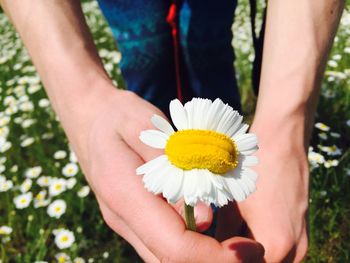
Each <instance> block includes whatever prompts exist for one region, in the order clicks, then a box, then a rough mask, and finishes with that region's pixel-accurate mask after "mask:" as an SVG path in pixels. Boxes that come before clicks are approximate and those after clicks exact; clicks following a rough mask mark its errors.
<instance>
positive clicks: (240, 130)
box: [229, 123, 249, 137]
mask: <svg viewBox="0 0 350 263" xmlns="http://www.w3.org/2000/svg"><path fill="white" fill-rule="evenodd" d="M248 129H249V125H248V124H245V123H242V124H241V126H240V127H239V128H238V130H237V131H236V132H235V133H234V134H231V135H229V136H230V137H233V136H238V135H242V134H245V133H246V132H247V131H248Z"/></svg>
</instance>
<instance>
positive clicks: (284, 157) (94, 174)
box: [0, 0, 344, 262]
mask: <svg viewBox="0 0 350 263" xmlns="http://www.w3.org/2000/svg"><path fill="white" fill-rule="evenodd" d="M0 3H1V5H2V7H3V8H4V10H5V12H6V13H7V14H8V15H9V17H10V18H11V20H12V21H13V23H14V25H15V26H16V28H17V30H18V32H19V33H20V35H21V37H22V39H23V41H24V43H25V45H26V47H27V49H28V50H29V53H30V55H31V57H32V59H33V62H34V64H35V66H36V68H37V69H38V72H39V74H40V76H41V78H42V81H43V83H44V86H45V89H46V91H47V93H48V96H49V98H50V100H51V102H52V105H53V107H54V109H55V111H56V113H57V114H58V116H59V118H60V120H61V123H62V126H63V128H64V130H65V132H66V134H67V136H68V139H69V141H70V143H71V144H72V146H73V148H74V150H75V152H76V153H77V156H78V159H79V163H80V165H81V167H82V169H83V171H84V174H85V176H86V179H87V180H88V182H89V184H90V185H91V187H92V188H93V190H94V192H95V194H96V198H97V200H98V202H99V205H100V208H101V212H102V215H103V217H104V219H105V221H106V222H107V224H108V225H109V226H110V227H111V228H112V229H113V230H114V231H115V232H117V233H118V234H120V235H121V236H123V237H124V238H125V239H126V240H128V241H129V242H130V243H131V244H132V245H133V246H134V247H135V249H136V250H137V252H138V253H139V254H140V255H141V257H143V259H144V260H145V261H147V262H160V261H161V262H163V261H165V262H259V261H261V260H262V257H263V254H264V249H263V248H262V246H261V245H260V244H259V243H257V242H256V241H254V240H253V239H255V240H257V241H259V242H261V243H262V244H263V245H264V247H265V250H266V254H265V261H266V262H281V261H286V262H293V261H294V262H299V261H301V259H302V258H303V257H304V256H305V253H306V250H307V230H306V229H307V227H306V221H305V216H306V213H307V207H308V181H309V175H308V165H307V158H306V149H307V145H308V140H309V136H310V131H311V128H312V124H313V118H314V113H315V108H316V102H317V95H318V89H319V84H320V81H321V76H322V73H323V71H324V66H325V61H326V58H327V55H328V52H329V49H330V46H331V43H332V39H333V37H334V34H335V31H336V28H337V25H338V23H339V18H340V15H341V12H342V9H343V6H344V1H330V0H319V1H306V0H271V1H269V6H268V12H267V30H266V39H265V47H264V54H263V68H262V76H261V86H260V95H259V99H258V104H257V110H256V115H255V119H254V122H253V125H252V128H251V131H252V132H254V133H256V134H257V135H258V138H259V141H260V143H259V146H260V150H259V151H258V153H257V155H258V156H259V158H260V164H259V165H258V166H257V168H256V170H257V172H258V173H259V179H258V183H257V187H258V190H257V191H256V192H255V193H254V194H252V195H251V197H249V198H248V199H247V200H246V201H244V202H241V203H239V204H238V205H237V204H232V205H231V206H226V207H225V209H222V210H221V211H220V214H219V223H218V232H217V239H218V240H220V241H221V242H219V241H217V240H215V239H213V238H210V237H207V236H205V235H202V234H200V233H194V232H191V231H186V230H185V226H184V222H183V219H182V217H181V215H182V212H181V211H182V209H181V208H182V204H181V202H180V203H179V204H177V205H175V206H170V205H169V204H167V203H166V202H165V201H164V200H163V199H161V198H160V197H157V196H154V195H152V194H150V193H148V192H147V191H146V190H145V189H144V187H143V185H142V181H141V177H138V176H136V175H135V169H136V167H138V166H139V165H141V164H142V163H144V162H145V161H149V160H151V159H153V158H154V157H156V156H158V155H159V153H160V152H159V151H157V150H154V149H151V148H150V147H147V146H145V145H144V144H142V143H141V142H140V141H139V139H138V135H139V133H140V131H142V130H145V129H149V128H152V125H151V123H150V117H151V116H152V115H153V114H154V113H157V114H159V115H162V113H161V112H160V111H159V110H158V109H157V108H156V107H154V106H153V105H151V104H149V103H148V102H146V101H144V100H143V99H141V98H139V97H137V96H136V95H135V94H133V93H131V92H128V91H121V90H117V89H115V87H113V84H112V82H111V81H110V80H109V78H108V76H107V74H106V73H105V71H104V69H103V66H102V63H101V61H100V59H99V57H98V54H97V52H96V48H95V46H94V44H93V41H92V38H91V35H90V33H89V30H88V28H87V25H86V23H85V20H84V17H83V14H82V12H81V8H80V4H79V3H78V1H73V0H71V1H68V0H66V1H61V0H51V1H36V2H35V4H33V2H32V1H30V2H29V1H22V0H0ZM291 21H292V22H291ZM286 61H287V63H286ZM82 65H83V66H82ZM130 105H132V107H130ZM266 208H268V209H266ZM196 209H197V210H196V215H197V218H196V219H197V225H198V226H200V228H201V229H205V228H206V227H207V226H209V225H210V223H211V220H212V216H211V213H210V210H208V208H206V207H204V206H203V205H200V206H199V207H198V208H196ZM243 222H246V224H247V226H248V231H246V234H247V235H248V236H249V237H250V239H248V238H243V237H237V236H236V235H238V234H242V226H243V225H244V224H243ZM145 226H147V227H145ZM233 236H236V237H233ZM223 240H224V241H223Z"/></svg>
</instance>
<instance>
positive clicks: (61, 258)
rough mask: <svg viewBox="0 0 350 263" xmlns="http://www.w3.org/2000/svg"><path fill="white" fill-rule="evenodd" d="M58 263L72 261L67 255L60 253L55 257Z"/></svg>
mask: <svg viewBox="0 0 350 263" xmlns="http://www.w3.org/2000/svg"><path fill="white" fill-rule="evenodd" d="M55 258H56V260H57V262H58V263H70V262H71V259H70V257H69V256H68V255H67V254H66V253H58V254H56V255H55Z"/></svg>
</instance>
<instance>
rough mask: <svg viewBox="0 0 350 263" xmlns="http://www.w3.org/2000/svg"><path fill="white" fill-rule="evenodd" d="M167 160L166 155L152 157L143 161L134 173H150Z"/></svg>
mask: <svg viewBox="0 0 350 263" xmlns="http://www.w3.org/2000/svg"><path fill="white" fill-rule="evenodd" d="M167 160H168V157H167V156H166V155H161V156H158V157H157V158H154V159H153V160H151V161H148V162H147V163H144V164H143V165H141V166H140V167H138V168H137V169H136V174H138V175H140V174H145V173H150V172H152V171H153V170H154V169H157V168H158V167H160V166H161V165H163V164H164V163H165V162H166V161H167Z"/></svg>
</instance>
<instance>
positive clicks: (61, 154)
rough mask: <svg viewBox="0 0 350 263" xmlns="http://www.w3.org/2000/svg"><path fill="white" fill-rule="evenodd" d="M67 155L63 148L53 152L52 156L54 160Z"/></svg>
mask: <svg viewBox="0 0 350 263" xmlns="http://www.w3.org/2000/svg"><path fill="white" fill-rule="evenodd" d="M66 157H67V152H66V151H63V150H58V151H56V152H55V153H54V154H53V158H55V159H56V160H60V159H64V158H66Z"/></svg>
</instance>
